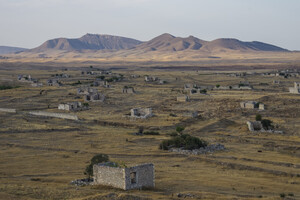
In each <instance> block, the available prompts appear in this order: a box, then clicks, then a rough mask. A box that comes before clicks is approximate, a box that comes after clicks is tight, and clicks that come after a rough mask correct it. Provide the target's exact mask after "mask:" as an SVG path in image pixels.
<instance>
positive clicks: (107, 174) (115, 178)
mask: <svg viewBox="0 0 300 200" xmlns="http://www.w3.org/2000/svg"><path fill="white" fill-rule="evenodd" d="M93 174H94V184H96V185H107V186H112V187H115V188H120V189H123V190H126V185H125V168H119V167H110V166H105V165H101V164H99V165H94V166H93Z"/></svg>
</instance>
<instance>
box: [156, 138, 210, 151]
mask: <svg viewBox="0 0 300 200" xmlns="http://www.w3.org/2000/svg"><path fill="white" fill-rule="evenodd" d="M206 146H207V142H206V141H203V140H201V139H199V138H198V137H194V136H191V135H189V134H182V135H177V136H175V137H173V138H171V139H169V140H163V141H162V142H161V143H160V145H159V148H160V149H162V150H169V149H170V148H184V149H187V150H193V149H199V148H201V147H206Z"/></svg>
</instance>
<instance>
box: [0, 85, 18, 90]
mask: <svg viewBox="0 0 300 200" xmlns="http://www.w3.org/2000/svg"><path fill="white" fill-rule="evenodd" d="M18 87H20V86H10V85H0V90H9V89H13V88H18Z"/></svg>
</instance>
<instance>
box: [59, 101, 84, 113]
mask: <svg viewBox="0 0 300 200" xmlns="http://www.w3.org/2000/svg"><path fill="white" fill-rule="evenodd" d="M87 108H88V107H87V106H84V105H83V104H82V103H81V102H69V103H62V104H59V105H58V109H59V110H67V111H79V110H85V109H87Z"/></svg>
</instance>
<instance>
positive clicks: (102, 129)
mask: <svg viewBox="0 0 300 200" xmlns="http://www.w3.org/2000/svg"><path fill="white" fill-rule="evenodd" d="M61 72H62V71H60V70H58V69H57V70H56V71H54V70H51V71H49V70H35V71H33V70H25V69H24V70H20V71H5V70H1V73H0V80H1V83H3V82H6V83H7V80H8V79H11V80H12V81H11V82H10V83H11V84H16V85H21V86H22V87H20V88H16V89H12V90H2V91H0V104H1V106H0V107H5V108H16V109H18V110H20V111H24V112H26V111H28V110H35V109H36V110H44V111H49V112H64V111H58V110H57V109H56V107H57V104H58V103H60V102H68V101H76V99H74V97H75V96H77V95H76V86H75V87H74V86H70V85H66V86H63V87H48V86H45V87H42V88H33V87H31V86H28V85H26V84H21V83H16V82H15V80H16V75H17V74H32V76H33V77H37V78H39V79H41V80H42V82H45V81H46V79H47V78H49V77H50V75H51V74H55V73H61ZM115 72H117V73H122V74H124V75H125V77H126V79H125V80H124V81H122V82H116V83H112V88H108V89H104V88H101V87H98V89H99V90H100V91H102V92H103V93H105V94H106V95H107V100H106V101H105V102H103V103H90V107H91V109H90V110H87V111H81V112H77V113H75V114H77V115H78V116H79V118H80V119H81V120H80V121H71V120H62V119H54V118H42V117H34V116H29V115H26V114H24V113H22V112H19V113H16V114H9V113H3V112H0V149H1V150H0V180H1V181H0V199H132V198H135V199H139V198H140V199H143V198H151V199H178V197H177V196H176V194H177V193H183V194H188V193H190V194H192V195H194V198H196V199H200V198H202V199H261V198H262V199H281V198H280V194H281V193H284V194H286V196H288V194H290V195H292V194H293V195H294V196H290V198H291V199H299V198H300V190H299V187H300V150H299V148H300V138H299V136H300V132H299V130H300V129H299V128H300V127H299V119H300V110H299V106H297V105H299V103H300V96H299V95H298V96H297V95H292V94H288V93H287V87H289V86H291V85H292V83H293V81H296V80H298V79H299V78H290V79H282V80H281V81H282V85H280V86H276V85H273V84H272V81H273V80H274V78H271V77H263V76H261V75H253V76H249V77H248V78H247V79H248V81H249V82H250V83H251V84H252V85H253V86H254V88H255V90H254V91H209V92H208V93H209V95H199V96H192V101H191V102H186V103H178V102H176V101H175V100H176V97H177V95H179V94H180V93H181V90H182V87H183V84H184V83H193V82H195V83H198V84H200V85H216V84H221V85H230V84H237V83H239V81H242V80H244V79H243V78H236V77H229V76H227V75H226V74H223V73H219V74H216V73H215V72H201V71H200V72H195V71H184V72H181V71H161V70H158V71H142V70H139V71H115ZM66 73H69V74H71V75H73V77H72V78H71V79H70V80H62V81H63V82H64V83H72V82H75V81H76V80H77V79H81V80H82V81H86V82H89V81H91V80H92V79H94V78H91V77H82V76H81V75H80V71H72V70H69V71H67V72H66ZM130 74H139V75H141V77H140V78H136V79H131V78H128V77H129V75H130ZM146 74H148V75H154V76H158V77H159V78H161V79H163V80H166V81H167V82H168V83H167V84H164V85H158V84H152V83H145V82H144V80H143V75H146ZM176 78H177V80H176ZM84 79H89V80H84ZM259 83H268V85H261V84H259ZM125 85H128V86H133V87H134V88H135V90H136V91H137V93H136V94H122V93H121V89H122V88H123V87H124V86H125ZM263 89H264V90H263ZM41 90H45V92H43V93H42V95H40V91H41ZM243 100H256V101H261V102H263V103H265V104H266V105H267V110H266V111H262V112H260V113H261V114H262V116H263V117H265V118H268V119H271V120H273V121H274V122H275V123H276V124H277V125H278V126H279V128H280V129H282V130H284V132H285V134H269V133H250V132H248V130H247V127H246V123H245V122H246V121H247V120H254V119H255V115H256V114H257V113H258V111H252V110H242V109H241V108H239V103H240V101H243ZM48 105H50V108H48ZM138 106H141V107H152V108H153V112H154V114H155V116H154V117H152V118H149V119H148V120H130V119H128V118H127V117H124V115H125V114H127V113H129V110H130V109H131V108H133V107H138ZM188 110H197V111H199V113H200V115H201V118H199V119H188V118H187V117H182V116H181V115H180V114H181V113H182V112H183V111H188ZM170 113H173V114H177V117H172V116H170ZM104 122H106V124H104ZM178 124H180V125H183V126H185V127H186V129H185V131H184V132H185V133H189V134H191V135H194V136H198V137H200V138H202V139H204V140H207V141H208V142H210V143H217V142H218V143H221V144H224V145H225V147H226V151H222V152H215V153H213V154H207V155H198V156H191V155H190V156H188V155H180V154H176V153H170V152H167V151H162V150H159V149H158V145H159V143H160V142H161V141H162V140H163V139H167V138H169V136H168V134H169V133H171V132H173V131H174V129H175V127H176V126H177V125H178ZM139 126H143V127H145V129H146V130H150V129H151V130H158V131H159V132H160V135H158V136H135V135H133V134H132V133H134V132H136V131H137V130H138V127H139ZM258 151H261V152H258ZM97 153H106V154H108V155H109V156H110V158H111V160H113V161H124V162H125V163H127V164H134V163H148V162H152V163H154V164H155V175H156V180H155V183H156V187H155V189H152V190H141V191H140V190H133V191H121V190H118V189H113V188H107V187H101V186H86V187H76V186H72V185H69V183H70V181H72V180H74V179H78V178H83V177H84V175H83V171H84V169H85V166H86V165H87V164H88V162H89V160H90V159H91V157H92V156H93V155H95V154H97ZM130 195H132V196H130Z"/></svg>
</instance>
